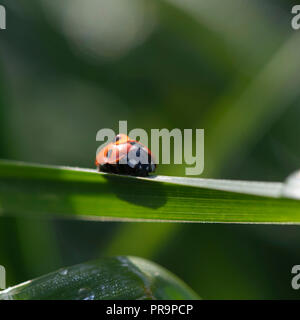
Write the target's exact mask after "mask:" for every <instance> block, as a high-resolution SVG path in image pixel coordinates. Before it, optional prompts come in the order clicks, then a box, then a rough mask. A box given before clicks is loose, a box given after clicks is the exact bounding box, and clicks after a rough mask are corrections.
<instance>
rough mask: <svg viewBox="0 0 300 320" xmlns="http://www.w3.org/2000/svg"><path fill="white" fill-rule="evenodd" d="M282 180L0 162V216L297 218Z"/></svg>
mask: <svg viewBox="0 0 300 320" xmlns="http://www.w3.org/2000/svg"><path fill="white" fill-rule="evenodd" d="M284 190H285V184H284V183H267V182H266V183H264V182H247V181H230V180H213V179H196V178H180V177H166V176H165V177H162V176H158V177H150V178H135V177H128V176H118V175H109V174H102V173H98V172H96V171H95V170H91V169H79V168H73V169H72V168H64V167H51V166H41V165H31V164H24V163H17V162H9V161H1V162H0V216H1V215H2V216H3V215H5V216H9V215H21V216H23V217H30V216H39V217H41V216H53V217H60V218H66V217H68V218H76V219H95V220H118V221H186V222H243V223H299V222H300V201H299V200H296V199H288V198H287V197H283V194H284V193H283V191H284Z"/></svg>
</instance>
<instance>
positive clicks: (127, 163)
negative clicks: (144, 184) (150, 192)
mask: <svg viewBox="0 0 300 320" xmlns="http://www.w3.org/2000/svg"><path fill="white" fill-rule="evenodd" d="M96 166H97V169H98V171H102V172H108V173H117V174H126V175H133V176H141V177H145V176H148V175H149V173H151V172H154V171H155V169H156V167H157V165H156V163H155V160H154V157H153V155H152V153H151V151H150V150H149V149H148V148H147V147H146V146H144V145H143V144H142V143H140V142H139V141H136V140H131V139H130V138H129V137H128V136H126V135H125V134H118V135H117V136H116V137H115V138H114V140H113V142H111V143H109V144H108V145H107V146H106V147H104V148H103V149H101V150H100V151H99V152H98V153H97V155H96Z"/></svg>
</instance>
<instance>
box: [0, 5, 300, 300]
mask: <svg viewBox="0 0 300 320" xmlns="http://www.w3.org/2000/svg"><path fill="white" fill-rule="evenodd" d="M0 2H1V4H3V5H5V6H6V9H7V30H6V31H0V158H4V159H14V160H21V161H28V162H35V163H43V164H51V165H70V166H80V167H89V168H93V167H94V158H95V152H96V149H97V147H98V145H99V142H98V143H97V142H96V133H97V131H98V130H99V129H101V128H112V129H114V130H116V131H117V128H118V121H119V120H127V121H128V125H129V129H133V128H136V127H137V128H144V129H146V130H150V129H151V128H168V129H173V128H181V129H184V128H193V129H195V128H204V129H205V170H204V174H203V175H202V176H201V177H210V178H234V179H248V180H265V181H283V180H284V179H285V178H286V177H287V176H288V175H289V174H290V173H291V172H293V171H294V170H297V169H299V167H300V147H299V137H300V126H299V117H300V86H299V83H300V59H299V52H300V31H294V30H292V28H291V18H292V14H291V8H292V6H293V5H294V4H295V3H294V1H286V0H264V1H261V0H226V1H221V0H209V1H208V0H184V1H183V0H152V1H150V0H85V1H79V0H30V1H28V0H18V1H17V0H9V1H8V0H0ZM184 167H185V165H169V166H166V165H164V166H163V165H162V166H160V167H159V169H158V174H166V175H178V176H180V175H184ZM299 243H300V227H298V226H271V225H225V224H168V223H164V224H163V223H108V222H105V223H104V222H81V221H64V220H60V221H56V220H37V219H30V218H28V219H25V218H1V219H0V264H2V265H4V266H5V267H6V270H7V277H8V279H7V282H8V285H9V286H10V285H14V284H17V283H19V282H21V281H25V280H28V279H31V278H34V277H37V276H39V275H42V274H45V273H48V272H51V271H54V270H56V269H58V268H60V267H62V266H67V265H73V264H77V263H81V262H84V261H86V260H90V259H95V258H98V257H102V256H107V255H116V254H118V255H119V254H126V255H137V256H141V257H144V258H148V259H150V260H153V261H155V262H158V263H159V264H161V265H163V266H165V267H166V268H168V269H170V270H171V271H173V272H174V273H176V274H177V275H178V276H179V277H181V278H182V279H183V280H184V281H186V282H187V283H188V284H189V285H190V286H191V287H192V288H193V289H194V290H196V291H197V292H198V293H199V295H200V296H201V297H203V298H205V299H246V298H249V299H263V298H268V299H278V298H283V299H285V298H298V297H299V296H300V295H299V293H298V292H297V291H294V290H293V289H292V288H291V285H290V282H291V278H292V275H291V268H292V266H293V265H295V264H300V244H299Z"/></svg>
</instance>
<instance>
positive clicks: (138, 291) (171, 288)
mask: <svg viewBox="0 0 300 320" xmlns="http://www.w3.org/2000/svg"><path fill="white" fill-rule="evenodd" d="M8 299H9V300H36V299H38V300H52V299H55V300H134V299H139V300H146V299H147V300H148V299H150V300H153V299H160V300H165V299H174V300H175V299H180V300H181V299H199V297H198V296H197V294H196V293H195V292H193V291H192V290H191V289H190V288H189V287H188V286H187V285H186V284H185V283H183V282H182V281H181V280H180V279H178V278H177V277H176V276H174V275H173V274H171V273H170V272H169V271H167V270H166V269H164V268H162V267H160V266H158V265H157V264H155V263H153V262H150V261H147V260H144V259H141V258H137V257H125V256H119V257H113V258H106V259H101V260H97V261H92V262H87V263H83V264H79V265H76V266H72V267H68V268H64V269H60V270H58V271H56V272H52V273H49V274H48V275H45V276H42V277H40V278H37V279H34V280H31V281H27V282H24V283H22V284H20V285H17V286H15V287H11V288H8V289H6V290H4V291H2V292H0V300H8Z"/></svg>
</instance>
